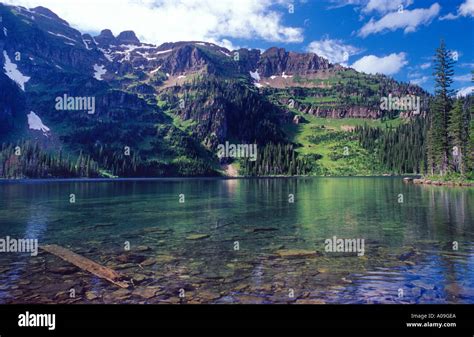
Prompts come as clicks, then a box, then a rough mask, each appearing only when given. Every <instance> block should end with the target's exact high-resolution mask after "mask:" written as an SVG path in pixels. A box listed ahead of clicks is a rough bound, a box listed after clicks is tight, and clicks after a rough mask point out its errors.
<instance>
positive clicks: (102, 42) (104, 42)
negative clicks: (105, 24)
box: [94, 29, 118, 47]
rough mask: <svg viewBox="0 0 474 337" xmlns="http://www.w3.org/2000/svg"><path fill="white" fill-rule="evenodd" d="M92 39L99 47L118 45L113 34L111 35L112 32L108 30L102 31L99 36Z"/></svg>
mask: <svg viewBox="0 0 474 337" xmlns="http://www.w3.org/2000/svg"><path fill="white" fill-rule="evenodd" d="M94 39H95V40H96V42H97V43H98V44H99V46H101V47H104V46H110V45H112V44H113V45H116V44H117V43H118V41H117V39H116V38H115V36H114V34H112V31H111V30H110V29H104V30H102V31H101V32H100V34H99V35H97V36H96V37H95V38H94Z"/></svg>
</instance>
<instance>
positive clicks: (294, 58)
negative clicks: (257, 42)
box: [258, 47, 333, 77]
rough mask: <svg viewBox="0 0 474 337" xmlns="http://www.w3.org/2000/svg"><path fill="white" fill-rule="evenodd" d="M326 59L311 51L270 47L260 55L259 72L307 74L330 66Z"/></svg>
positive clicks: (266, 73)
mask: <svg viewBox="0 0 474 337" xmlns="http://www.w3.org/2000/svg"><path fill="white" fill-rule="evenodd" d="M332 67H333V65H331V64H330V63H329V62H328V61H327V60H326V59H324V58H322V57H319V56H318V55H316V54H313V53H301V54H300V53H294V52H289V51H286V50H285V49H284V48H276V47H272V48H269V49H267V50H266V51H265V52H264V53H263V54H262V55H261V57H260V61H259V64H258V68H259V73H260V74H261V75H263V76H264V77H270V76H273V75H280V74H282V73H286V74H287V75H309V74H313V73H316V72H318V71H319V70H324V69H329V68H332Z"/></svg>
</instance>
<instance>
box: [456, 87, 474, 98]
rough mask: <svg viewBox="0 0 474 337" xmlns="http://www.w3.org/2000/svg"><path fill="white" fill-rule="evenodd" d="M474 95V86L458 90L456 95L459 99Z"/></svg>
mask: <svg viewBox="0 0 474 337" xmlns="http://www.w3.org/2000/svg"><path fill="white" fill-rule="evenodd" d="M473 93H474V86H472V85H471V86H470V87H464V88H461V89H459V90H458V93H457V94H456V96H457V97H465V96H467V95H472V94H473Z"/></svg>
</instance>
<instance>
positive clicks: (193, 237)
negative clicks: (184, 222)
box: [186, 234, 210, 240]
mask: <svg viewBox="0 0 474 337" xmlns="http://www.w3.org/2000/svg"><path fill="white" fill-rule="evenodd" d="M208 237H210V235H209V234H191V235H188V236H187V237H186V240H202V239H207V238H208Z"/></svg>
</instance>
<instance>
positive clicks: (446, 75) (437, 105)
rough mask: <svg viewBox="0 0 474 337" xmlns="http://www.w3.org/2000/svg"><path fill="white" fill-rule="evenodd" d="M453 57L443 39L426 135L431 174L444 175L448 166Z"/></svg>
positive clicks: (436, 65)
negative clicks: (448, 128)
mask: <svg viewBox="0 0 474 337" xmlns="http://www.w3.org/2000/svg"><path fill="white" fill-rule="evenodd" d="M453 63H454V61H453V59H452V57H451V53H450V51H448V50H447V49H446V45H445V43H444V40H441V44H440V46H439V47H438V49H437V50H436V54H435V59H434V64H435V72H434V74H433V75H434V76H435V97H434V100H433V101H432V106H431V112H432V113H431V120H430V123H431V127H430V131H429V135H428V160H429V168H430V173H431V174H437V173H439V174H441V175H445V174H446V173H447V172H448V168H449V159H450V151H449V137H448V130H447V127H448V121H449V112H450V110H451V104H452V103H451V97H452V95H453V93H454V91H453V90H451V89H450V86H451V84H452V83H453V80H452V76H453V74H454V71H453Z"/></svg>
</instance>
